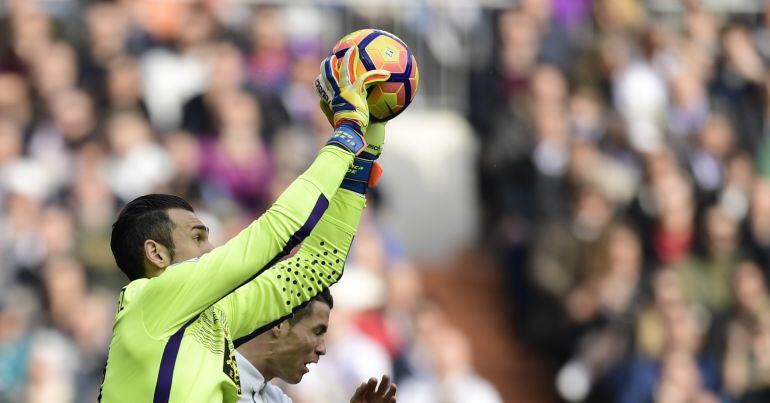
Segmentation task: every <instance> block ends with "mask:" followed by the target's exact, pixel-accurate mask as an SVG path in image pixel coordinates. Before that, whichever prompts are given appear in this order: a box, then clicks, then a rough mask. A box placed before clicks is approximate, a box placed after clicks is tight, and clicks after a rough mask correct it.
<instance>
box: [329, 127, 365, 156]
mask: <svg viewBox="0 0 770 403" xmlns="http://www.w3.org/2000/svg"><path fill="white" fill-rule="evenodd" d="M326 144H332V145H335V146H337V147H340V148H343V149H345V150H348V151H350V152H352V153H353V154H355V155H358V154H361V152H362V151H364V150H365V149H366V140H364V136H363V134H362V131H361V126H359V125H358V124H356V123H354V122H351V121H344V122H342V123H340V124H339V126H337V128H336V129H335V130H334V134H332V136H331V138H330V139H329V141H327V142H326Z"/></svg>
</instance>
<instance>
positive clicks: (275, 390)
mask: <svg viewBox="0 0 770 403" xmlns="http://www.w3.org/2000/svg"><path fill="white" fill-rule="evenodd" d="M262 392H263V394H264V396H265V398H266V399H265V401H266V402H271V403H292V401H291V398H290V397H289V396H288V395H287V394H286V393H284V392H283V390H281V388H279V387H278V386H275V385H273V384H270V383H268V384H266V385H265V389H264V390H263V391H262Z"/></svg>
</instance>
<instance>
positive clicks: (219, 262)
mask: <svg viewBox="0 0 770 403" xmlns="http://www.w3.org/2000/svg"><path fill="white" fill-rule="evenodd" d="M352 159H353V156H352V154H350V153H348V152H345V151H343V150H342V149H339V148H336V147H325V148H324V149H323V150H322V151H321V153H320V154H319V156H318V158H317V159H316V161H315V162H314V163H313V165H312V166H311V167H310V168H309V169H308V171H306V172H305V173H304V174H303V175H302V176H300V177H299V178H298V179H297V180H295V181H294V182H293V183H292V184H291V185H290V186H289V187H288V188H287V189H286V191H285V192H284V193H283V194H282V195H281V196H280V197H279V198H278V200H277V201H276V203H275V204H274V205H273V206H272V207H271V208H270V210H268V211H267V212H266V213H265V214H264V215H262V216H261V217H260V218H259V219H258V220H256V221H254V222H253V223H252V224H251V225H250V226H249V227H247V228H246V229H244V230H243V231H242V232H241V233H240V234H238V235H237V236H236V237H234V238H233V239H231V240H230V241H229V242H227V243H226V244H225V245H223V246H221V247H218V248H216V249H214V250H213V251H211V252H210V253H207V254H205V255H203V256H201V257H200V259H193V260H190V261H187V262H183V263H179V264H176V265H173V266H171V267H169V268H168V269H166V270H165V272H164V273H163V274H162V275H160V276H158V277H155V278H152V279H139V280H135V281H133V282H131V283H130V284H129V285H128V286H126V287H125V288H124V290H123V292H122V293H121V296H120V301H119V308H118V312H117V316H116V319H115V324H114V326H113V335H112V340H111V342H110V351H109V357H108V361H107V368H106V372H105V379H104V384H103V389H102V402H152V401H153V395H154V392H155V386H156V382H157V379H158V373H159V370H160V363H161V358H162V356H163V352H164V349H165V348H166V345H167V342H168V340H169V338H170V337H171V336H172V335H174V334H175V333H176V332H177V331H178V330H179V329H180V328H182V327H183V326H184V325H185V324H186V323H188V322H190V321H191V320H192V323H191V324H190V325H189V326H188V327H187V328H186V329H185V331H184V333H183V336H182V339H181V344H180V348H179V352H178V355H177V357H176V360H175V365H174V371H173V382H172V384H171V385H172V386H171V395H170V399H169V401H170V402H231V401H232V402H234V401H236V400H237V399H238V394H239V391H238V389H239V383H238V381H237V380H238V375H237V366H236V365H235V360H234V357H233V351H234V346H233V341H234V340H236V339H238V338H239V337H243V336H244V335H248V334H250V333H252V332H253V331H255V330H256V329H258V328H260V327H262V326H264V325H266V324H269V323H272V322H274V321H276V320H278V319H281V318H283V317H285V316H287V315H288V314H290V313H291V312H292V310H294V309H296V308H297V307H299V306H300V305H302V304H303V303H305V302H307V301H308V300H310V299H311V298H312V297H313V296H315V295H316V294H317V293H318V292H319V291H320V290H321V289H322V288H324V287H328V286H330V285H331V284H333V283H335V282H336V281H337V280H339V278H340V276H341V275H342V268H343V265H344V262H345V257H346V256H347V253H348V250H349V248H350V243H351V242H352V239H353V235H354V234H355V231H356V228H357V226H358V221H359V219H360V216H361V212H362V210H363V208H364V204H365V200H364V199H363V198H362V197H360V196H359V195H356V194H355V193H352V192H349V191H346V190H343V189H340V190H337V188H338V186H339V184H340V182H341V180H342V178H343V176H344V174H345V172H347V169H348V166H349V165H350V163H351V161H352ZM321 194H324V195H326V197H327V198H329V199H330V200H331V201H330V205H329V208H328V209H327V210H326V212H325V213H324V215H323V216H322V218H321V220H320V221H319V222H318V224H317V225H316V227H315V228H314V229H313V231H312V232H311V234H310V236H309V237H308V238H307V239H306V240H305V242H304V243H303V246H302V247H301V248H300V250H299V251H298V253H297V254H296V255H295V256H294V257H292V258H290V259H287V260H285V261H282V262H279V263H278V264H275V265H274V266H273V267H271V268H269V269H267V270H265V271H264V272H263V273H261V274H260V275H259V276H257V277H256V278H255V279H253V280H251V281H249V282H248V283H246V284H245V285H244V286H242V287H241V288H238V289H237V290H236V291H234V292H233V289H235V288H236V287H237V286H238V285H240V284H243V283H244V282H246V281H247V280H248V279H249V278H251V277H253V276H254V275H255V274H256V273H257V271H258V270H260V269H262V268H263V267H264V266H266V265H267V264H268V263H269V262H270V260H271V259H273V258H274V257H275V256H276V255H278V254H279V252H280V251H281V250H282V248H283V247H284V245H286V243H287V241H288V240H289V237H290V236H291V235H292V234H294V233H295V232H296V231H297V230H298V229H299V228H300V227H301V226H302V225H303V224H304V222H305V221H306V219H307V218H308V216H309V215H310V212H311V210H312V208H313V206H314V204H315V202H316V200H317V199H318V197H319V196H320V195H321ZM332 195H333V196H332ZM314 261H315V264H314V263H313V262H314ZM289 268H291V270H288V269H289ZM287 279H288V281H287ZM295 281H296V284H295Z"/></svg>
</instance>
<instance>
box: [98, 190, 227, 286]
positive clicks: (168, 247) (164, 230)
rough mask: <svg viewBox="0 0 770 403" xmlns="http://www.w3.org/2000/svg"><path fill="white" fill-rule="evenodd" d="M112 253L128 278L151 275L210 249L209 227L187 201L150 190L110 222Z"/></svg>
mask: <svg viewBox="0 0 770 403" xmlns="http://www.w3.org/2000/svg"><path fill="white" fill-rule="evenodd" d="M110 247H111V248H112V254H113V255H114V256H115V262H116V263H117V265H118V267H119V268H120V270H122V271H123V273H125V274H126V276H127V277H128V278H129V280H132V281H133V280H136V279H138V278H146V277H155V276H158V275H160V274H161V273H163V270H165V269H166V267H168V266H170V265H172V264H174V263H179V262H183V261H185V260H189V259H192V258H196V257H199V256H201V255H203V254H204V253H206V252H209V251H210V250H211V249H212V246H211V243H210V242H209V230H208V228H207V227H206V226H205V225H203V223H202V222H201V220H200V219H199V218H198V216H196V215H195V212H194V211H193V208H192V206H190V203H187V201H185V200H184V199H182V198H181V197H178V196H173V195H165V194H150V195H145V196H141V197H137V198H136V199H134V200H132V201H131V202H129V203H128V204H127V205H126V206H125V207H123V210H121V212H120V215H118V219H117V220H116V221H115V223H114V224H113V225H112V239H111V240H110Z"/></svg>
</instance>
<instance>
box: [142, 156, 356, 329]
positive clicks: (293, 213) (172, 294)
mask: <svg viewBox="0 0 770 403" xmlns="http://www.w3.org/2000/svg"><path fill="white" fill-rule="evenodd" d="M352 160H353V155H352V154H351V153H349V152H346V151H344V150H342V149H340V148H337V147H330V146H327V147H324V148H323V149H322V150H321V152H320V153H319V155H318V157H317V158H316V159H315V161H314V162H313V164H312V165H311V166H310V168H308V170H307V171H305V173H303V174H302V175H300V176H299V177H298V178H297V179H296V180H295V181H294V182H293V183H292V184H291V185H289V187H288V188H287V189H286V190H285V191H284V192H283V193H282V194H281V196H280V197H279V198H278V200H277V201H276V202H275V203H274V204H273V205H272V206H271V207H270V209H268V211H267V212H265V213H264V214H263V215H262V216H261V217H259V219H257V220H256V221H254V222H252V223H251V224H250V225H249V226H248V227H246V228H245V229H244V230H243V231H241V232H240V233H239V234H238V235H236V236H235V237H234V238H232V239H231V240H229V241H228V242H227V243H225V244H224V245H222V246H220V247H218V248H215V249H214V250H212V251H211V252H209V253H206V254H204V255H203V256H201V257H200V258H199V259H193V260H190V261H186V262H183V263H179V264H175V265H172V266H170V267H169V268H167V269H166V270H165V271H164V273H163V274H162V275H160V276H158V277H155V278H153V279H151V280H150V281H149V282H148V284H147V286H146V287H145V290H144V293H143V296H142V315H143V320H144V324H145V327H146V329H147V331H148V332H149V333H150V334H152V335H155V336H156V337H162V336H163V335H167V334H168V333H169V332H173V331H175V330H176V329H178V328H179V327H181V326H182V325H183V324H185V323H187V322H188V321H190V320H192V319H194V318H195V317H196V315H197V314H198V313H200V312H202V311H203V310H205V309H206V308H208V307H209V306H211V305H213V304H214V303H216V302H217V301H219V300H220V299H222V298H223V297H224V296H226V295H227V294H229V293H231V292H232V291H233V290H235V289H236V288H238V287H240V286H241V285H243V284H245V283H247V282H249V281H250V280H251V279H253V278H254V277H256V276H257V275H259V274H260V273H261V272H262V271H263V270H265V269H266V268H268V267H271V266H272V265H274V264H275V263H276V262H277V261H279V260H280V259H281V258H283V257H285V256H286V255H287V254H288V253H289V252H290V251H291V250H292V249H293V248H294V247H295V246H297V245H299V244H300V243H301V242H302V241H303V240H304V239H305V238H306V237H307V236H308V235H309V234H310V233H311V231H312V230H313V228H314V227H315V226H316V225H317V224H318V222H319V221H320V220H321V217H322V216H323V214H324V212H325V211H326V209H327V208H328V206H329V199H331V197H332V196H333V195H334V194H335V192H336V191H337V189H338V187H339V185H340V183H341V182H342V179H343V177H344V175H345V173H346V172H347V170H348V167H349V166H350V164H351V162H352Z"/></svg>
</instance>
